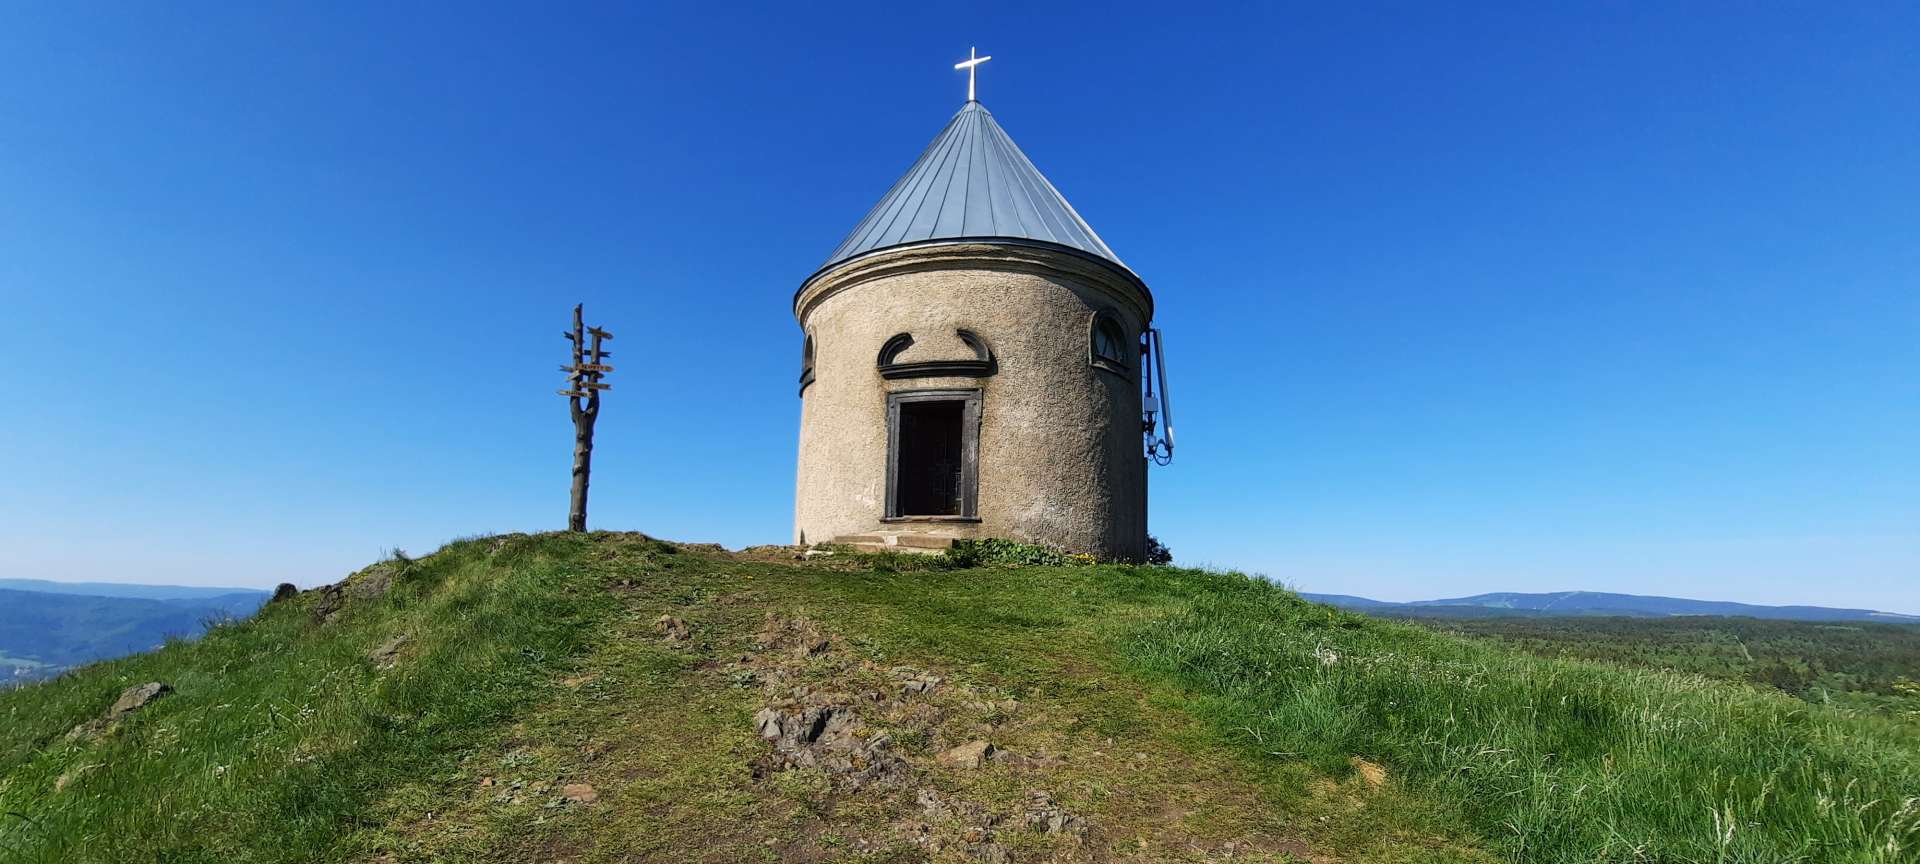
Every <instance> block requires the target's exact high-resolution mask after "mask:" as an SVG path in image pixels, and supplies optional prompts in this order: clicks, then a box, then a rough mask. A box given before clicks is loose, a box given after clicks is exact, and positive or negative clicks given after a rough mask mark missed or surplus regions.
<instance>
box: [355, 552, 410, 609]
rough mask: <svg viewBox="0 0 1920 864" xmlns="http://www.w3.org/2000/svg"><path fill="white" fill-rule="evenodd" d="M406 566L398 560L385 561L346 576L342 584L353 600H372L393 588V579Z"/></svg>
mask: <svg viewBox="0 0 1920 864" xmlns="http://www.w3.org/2000/svg"><path fill="white" fill-rule="evenodd" d="M406 566H407V565H406V564H405V563H403V562H400V561H385V562H381V563H379V564H375V565H373V566H372V567H368V568H367V569H365V570H362V571H360V572H359V573H358V574H355V575H353V576H349V577H347V580H346V582H345V583H343V584H345V585H346V587H347V595H348V597H349V598H351V599H354V600H372V599H374V598H376V597H384V596H386V593H387V592H388V591H390V590H392V589H393V581H394V580H395V579H396V578H399V576H400V573H401V570H402V569H403V568H404V567H406Z"/></svg>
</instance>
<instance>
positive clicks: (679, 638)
mask: <svg viewBox="0 0 1920 864" xmlns="http://www.w3.org/2000/svg"><path fill="white" fill-rule="evenodd" d="M653 626H654V627H656V628H658V629H659V630H660V634H661V636H662V637H664V638H665V639H666V640H667V641H668V642H685V641H687V640H689V639H692V638H693V628H691V627H688V626H687V622H685V621H682V620H680V619H678V618H675V617H673V616H672V615H662V616H660V617H659V618H658V619H656V620H655V621H654V622H653Z"/></svg>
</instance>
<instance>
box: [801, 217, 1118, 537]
mask: <svg viewBox="0 0 1920 864" xmlns="http://www.w3.org/2000/svg"><path fill="white" fill-rule="evenodd" d="M959 251H960V252H961V253H963V254H955V250H952V249H946V250H942V251H941V252H939V253H916V252H913V251H903V252H900V253H895V254H894V255H893V256H890V257H891V258H892V263H893V265H894V266H892V267H891V268H890V269H886V268H882V269H883V272H876V271H874V270H868V271H866V272H864V273H862V274H859V275H855V276H852V277H849V278H845V279H842V280H841V282H840V284H834V283H833V282H831V281H828V280H816V283H817V284H816V283H810V284H809V286H808V289H807V290H806V291H803V294H802V298H801V302H800V317H801V325H802V327H803V328H805V330H806V331H807V332H809V333H811V334H813V338H814V350H815V361H814V381H813V383H812V384H811V385H809V386H808V387H807V389H806V391H805V392H804V393H803V394H802V397H803V399H802V401H803V404H802V408H801V422H800V458H799V467H798V477H797V480H798V484H797V495H796V498H797V500H796V502H795V520H794V522H795V525H794V531H795V540H796V542H804V543H821V542H826V541H829V540H832V539H833V538H835V537H840V536H846V535H853V534H871V533H876V532H910V533H923V534H937V535H943V536H953V537H1009V538H1016V539H1025V540H1035V541H1040V542H1046V543H1051V544H1054V545H1058V546H1062V547H1065V548H1068V549H1072V550H1076V551H1085V552H1090V553H1093V554H1095V555H1098V556H1100V557H1102V558H1134V557H1138V556H1139V555H1140V554H1141V553H1142V551H1143V544H1144V541H1145V529H1146V462H1145V460H1144V459H1143V458H1142V457H1141V452H1140V447H1141V444H1140V391H1139V385H1138V383H1137V382H1138V363H1139V360H1138V358H1137V357H1132V358H1129V359H1130V360H1131V361H1132V366H1133V368H1132V369H1131V370H1130V372H1129V374H1128V375H1126V376H1121V375H1116V374H1114V373H1111V372H1108V371H1105V370H1102V369H1098V368H1095V367H1094V366H1092V365H1091V364H1090V363H1089V362H1088V337H1089V322H1090V321H1091V318H1092V315H1093V313H1094V312H1095V311H1096V310H1107V311H1110V312H1112V313H1113V314H1114V315H1115V316H1116V317H1117V318H1118V320H1119V321H1120V322H1121V324H1122V326H1123V327H1124V328H1125V329H1126V331H1127V337H1128V339H1129V342H1130V344H1131V342H1132V341H1133V340H1136V339H1137V338H1138V336H1139V334H1140V330H1141V328H1142V327H1143V325H1144V321H1143V318H1144V315H1145V313H1144V311H1143V309H1142V307H1143V306H1144V303H1142V302H1141V301H1140V300H1139V299H1128V298H1127V297H1126V296H1125V295H1126V294H1129V293H1135V294H1137V292H1133V291H1132V290H1131V289H1126V288H1124V286H1122V287H1121V288H1118V289H1117V288H1116V287H1115V280H1111V279H1108V280H1101V279H1100V278H1098V274H1097V273H1094V274H1092V276H1091V277H1089V276H1088V274H1087V265H1085V264H1084V263H1078V262H1068V261H1064V260H1063V261H1061V262H1059V263H1061V264H1063V265H1066V264H1072V265H1073V266H1071V267H1068V266H1063V267H1061V268H1059V269H1055V268H1053V267H1049V266H1036V265H1035V262H1036V261H1038V262H1040V264H1041V265H1044V264H1045V263H1046V261H1047V259H1048V257H1049V256H1054V257H1058V258H1061V259H1065V258H1066V257H1067V256H1058V255H1057V254H1056V253H1045V254H1041V253H1037V252H1035V251H1034V250H1022V251H1021V252H1020V253H1018V257H1019V258H1021V259H1022V262H1023V263H1021V264H1020V265H1019V266H1015V267H1007V266H1005V265H1006V263H1007V262H1006V261H1005V260H996V259H1003V258H1004V255H1003V254H1002V253H1001V252H1000V251H999V250H997V248H996V247H991V246H979V245H976V246H970V247H967V248H966V249H963V250H959ZM836 272H838V271H836ZM828 275H829V276H833V275H835V274H828ZM1103 281H1104V282H1105V284H1102V282H1103ZM1123 292H1124V293H1123ZM957 329H967V330H971V331H973V332H974V333H977V334H979V335H980V336H981V337H983V338H984V339H985V340H986V341H987V343H988V344H989V345H991V346H992V349H993V352H994V359H995V361H996V364H997V372H996V373H995V374H994V375H991V376H988V377H985V378H968V377H939V378H911V379H898V380H892V381H889V380H886V379H884V378H882V377H880V373H879V371H878V367H877V365H876V359H877V356H878V354H879V351H880V347H881V345H882V344H883V343H885V342H886V341H887V339H889V338H890V337H892V336H893V335H894V334H896V333H901V332H906V333H911V334H912V335H913V339H914V343H913V346H912V347H911V348H909V349H907V351H906V352H905V353H903V354H902V355H901V356H900V357H899V358H898V360H899V361H900V362H914V361H921V360H946V359H972V358H973V352H972V350H971V349H969V348H968V347H967V346H966V345H965V344H964V343H963V342H961V340H960V338H959V337H958V336H957V335H955V332H954V331H955V330H957ZM967 388H979V389H980V391H981V412H980V432H979V436H980V437H979V443H980V450H979V454H980V455H979V493H978V507H977V512H978V516H979V522H978V523H950V522H940V523H898V522H893V523H889V522H884V521H882V519H883V517H884V516H885V515H886V512H885V511H886V476H887V417H886V405H887V394H888V393H890V392H903V391H913V390H933V389H967Z"/></svg>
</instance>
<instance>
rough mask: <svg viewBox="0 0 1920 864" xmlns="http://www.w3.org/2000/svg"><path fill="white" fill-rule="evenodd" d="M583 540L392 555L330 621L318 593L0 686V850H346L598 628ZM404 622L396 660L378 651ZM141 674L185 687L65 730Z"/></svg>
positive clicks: (290, 855) (482, 544) (161, 856)
mask: <svg viewBox="0 0 1920 864" xmlns="http://www.w3.org/2000/svg"><path fill="white" fill-rule="evenodd" d="M586 542H587V541H585V540H581V539H578V538H569V537H564V536H546V537H538V538H529V537H518V538H498V539H494V540H479V541H472V542H467V543H461V544H456V545H454V546H450V547H448V548H447V549H444V550H442V551H441V552H439V553H437V554H435V555H432V556H429V557H426V558H421V559H418V560H408V559H405V558H403V557H399V556H395V557H394V558H393V559H391V561H390V563H389V564H387V565H383V566H390V567H397V568H399V575H398V576H397V577H396V579H395V581H394V583H393V587H392V589H391V590H390V591H389V592H388V593H387V594H386V595H385V596H383V597H379V598H374V599H368V600H364V601H359V602H354V603H350V604H349V605H348V607H347V608H346V610H345V611H344V612H343V613H342V614H341V615H340V616H338V617H337V618H336V619H335V620H334V621H332V622H330V623H326V624H321V623H319V622H318V621H317V620H316V618H315V616H314V615H313V614H312V613H311V609H310V606H311V605H312V602H313V600H314V598H313V597H312V596H311V595H308V596H305V597H302V598H298V599H296V600H293V601H288V602H285V603H276V604H273V605H271V606H268V607H267V608H266V609H264V610H263V611H262V612H261V613H260V614H259V615H257V616H256V617H255V618H253V619H251V620H248V621H244V622H239V623H232V624H226V625H223V626H220V627H217V628H215V629H214V630H212V631H210V632H209V633H208V634H207V635H206V636H205V637H203V638H202V639H200V640H198V641H195V642H190V643H177V644H173V645H169V646H167V647H166V648H164V649H162V650H160V651H157V652H153V653H150V654H143V655H137V656H134V657H128V658H125V659H122V660H116V661H112V662H107V663H100V664H95V665H93V666H89V667H86V668H83V669H80V670H76V671H75V672H73V673H70V674H68V675H66V676H63V677H62V678H59V679H57V680H54V681H50V682H46V683H43V684H37V685H32V686H28V687H24V688H21V689H19V690H17V691H14V692H11V693H8V694H6V695H5V697H4V700H3V701H0V813H7V814H10V815H9V816H8V817H7V818H5V819H0V860H6V861H31V862H74V861H169V862H201V861H206V862H214V861H220V862H230V861H316V860H336V859H338V858H339V857H340V856H341V855H342V854H344V850H343V849H342V848H341V844H340V843H339V841H340V838H341V837H342V835H343V834H345V833H347V832H350V831H351V829H352V828H353V826H354V825H355V824H356V823H357V822H359V821H360V820H361V819H363V818H365V809H366V807H367V806H368V804H369V802H370V801H372V800H373V799H374V797H375V796H376V795H377V794H378V793H379V792H380V791H381V790H384V789H387V788H390V787H391V786H393V785H394V784H396V783H400V782H407V781H410V780H418V779H422V778H425V777H430V776H431V775H432V773H433V772H435V771H436V770H440V769H443V768H444V767H445V766H446V765H448V764H450V763H451V762H452V760H455V759H457V758H458V757H459V755H460V751H461V748H462V747H464V746H466V736H468V735H469V734H471V733H473V732H475V731H476V730H481V729H485V728H490V727H492V726H495V725H497V724H499V723H501V722H503V721H504V720H506V719H507V718H509V717H511V716H512V715H513V712H514V711H515V710H516V709H517V708H519V707H520V706H522V705H523V704H525V703H526V702H527V701H528V700H529V699H530V698H532V697H533V696H535V695H536V694H537V692H538V690H537V688H536V686H535V685H536V684H537V683H539V682H541V681H544V680H545V679H546V678H547V677H548V675H547V674H546V673H547V671H548V670H549V669H550V668H551V667H553V666H554V665H555V664H556V663H559V662H561V661H562V660H564V659H565V658H566V657H567V656H569V655H571V654H573V653H574V652H576V651H578V650H580V649H581V647H582V646H583V645H585V644H586V643H587V641H588V640H591V639H592V638H594V635H595V632H596V631H597V630H598V629H599V628H598V627H597V626H596V623H595V622H596V621H597V620H598V619H599V618H600V617H601V616H604V615H605V614H606V613H607V611H608V610H609V609H610V608H611V601H610V600H609V599H608V598H607V597H606V595H605V592H601V591H594V590H588V589H590V588H591V587H592V582H591V579H590V577H587V576H584V575H582V574H583V571H582V570H581V569H580V568H579V567H577V566H575V565H577V564H578V563H579V559H583V558H584V557H585V548H586V546H585V544H586ZM401 634H405V635H408V636H409V637H410V638H411V640H412V641H411V642H409V643H408V644H407V646H406V648H405V654H404V660H403V662H401V663H399V664H398V665H396V666H393V667H392V668H382V666H381V664H377V663H375V662H372V661H371V660H370V659H369V658H368V656H367V652H368V651H369V649H371V648H372V647H374V646H376V645H379V644H382V643H384V642H386V641H387V640H389V639H391V638H393V637H394V636H396V635H401ZM144 681H163V682H166V683H168V684H171V685H172V686H173V687H174V688H175V691H176V692H175V693H174V694H173V695H170V696H168V697H166V698H163V699H161V700H159V701H157V702H155V703H153V704H152V705H151V706H149V707H147V708H146V709H144V710H142V711H140V712H139V713H137V714H135V715H133V716H132V717H131V718H129V719H128V720H127V721H126V722H125V723H124V724H123V725H122V728H120V729H119V730H117V731H116V732H114V733H113V734H111V735H109V736H107V737H105V738H104V739H102V740H100V741H98V742H90V743H89V742H79V743H76V742H68V741H66V740H65V739H64V735H65V733H66V732H67V730H68V729H69V728H70V727H72V726H73V725H74V724H75V723H77V722H79V721H81V720H85V719H87V718H90V717H94V716H97V715H98V714H99V713H100V711H101V710H102V709H104V708H105V707H106V706H107V705H108V704H109V703H111V702H112V701H113V699H114V697H115V696H116V694H118V693H119V691H120V690H121V689H122V688H125V687H127V686H129V685H132V684H138V683H141V682H144ZM61 778H65V779H64V781H63V780H62V779H61ZM56 787H59V788H58V789H57V791H56Z"/></svg>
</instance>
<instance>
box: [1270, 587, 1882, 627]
mask: <svg viewBox="0 0 1920 864" xmlns="http://www.w3.org/2000/svg"><path fill="white" fill-rule="evenodd" d="M1300 596H1301V597H1305V598H1306V599H1308V600H1312V601H1314V602H1316V603H1325V604H1327V605H1329V606H1338V607H1340V608H1342V609H1352V610H1355V611H1359V612H1370V613H1374V614H1382V615H1393V616H1398V617H1408V618H1489V617H1506V616H1514V617H1544V616H1556V615H1619V616H1626V617H1632V618H1664V617H1669V616H1675V615H1726V616H1737V617H1744V618H1768V619H1774V620H1781V621H1879V622H1885V623H1895V624H1898V623H1920V615H1900V614H1896V613H1893V612H1877V611H1874V610H1872V609H1837V608H1831V607H1826V606H1758V605H1754V604H1751V603H1729V602H1725V601H1718V600H1687V599H1683V598H1679V597H1652V596H1646V595H1640V594H1610V593H1607V592H1604V591H1556V592H1552V593H1545V594H1526V593H1519V592H1513V591H1502V592H1497V593H1493V594H1475V595H1473V596H1472V597H1455V598H1451V599H1446V600H1415V601H1411V602H1407V603H1391V602H1387V601H1382V600H1369V599H1367V598H1365V597H1354V596H1351V595H1346V594H1304V593H1303V594H1301V595H1300Z"/></svg>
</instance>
